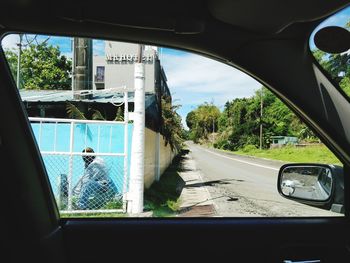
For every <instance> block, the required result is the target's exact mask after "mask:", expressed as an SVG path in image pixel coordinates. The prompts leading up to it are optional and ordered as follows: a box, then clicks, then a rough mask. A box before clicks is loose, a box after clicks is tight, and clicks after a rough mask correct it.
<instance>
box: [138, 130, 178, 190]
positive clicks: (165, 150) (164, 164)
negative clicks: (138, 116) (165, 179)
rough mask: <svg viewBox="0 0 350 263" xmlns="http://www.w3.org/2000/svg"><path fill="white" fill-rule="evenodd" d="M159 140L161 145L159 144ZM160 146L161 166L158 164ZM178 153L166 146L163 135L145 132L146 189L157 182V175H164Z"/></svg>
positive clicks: (150, 131)
mask: <svg viewBox="0 0 350 263" xmlns="http://www.w3.org/2000/svg"><path fill="white" fill-rule="evenodd" d="M158 138H159V144H158V142H157V141H158ZM158 146H159V165H158V164H157V163H158V162H157V159H158V155H157V153H158V151H157V148H158ZM175 155H176V153H175V152H173V151H172V150H171V148H170V145H169V144H168V145H167V146H165V140H164V139H163V136H162V135H159V134H158V135H157V133H156V132H154V131H152V130H150V129H147V128H146V130H145V179H144V183H145V188H149V187H150V186H151V185H152V183H153V182H154V181H155V180H157V174H158V172H159V174H160V175H162V174H163V173H164V171H165V170H166V168H168V166H169V165H170V164H171V162H172V160H173V158H174V157H175Z"/></svg>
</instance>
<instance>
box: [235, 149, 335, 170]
mask: <svg viewBox="0 0 350 263" xmlns="http://www.w3.org/2000/svg"><path fill="white" fill-rule="evenodd" d="M248 146H249V145H248ZM234 153H236V154H240V155H249V156H256V157H261V158H268V159H273V160H280V161H286V162H298V163H299V162H302V163H323V164H337V165H342V163H341V162H340V161H339V159H338V158H337V157H336V156H335V155H334V154H333V153H332V152H331V151H330V150H329V149H328V148H327V147H326V146H324V145H318V146H308V147H295V146H285V147H282V148H275V149H266V150H260V149H256V148H255V147H245V148H244V149H242V150H239V151H235V152H234Z"/></svg>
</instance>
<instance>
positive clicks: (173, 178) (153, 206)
mask: <svg viewBox="0 0 350 263" xmlns="http://www.w3.org/2000/svg"><path fill="white" fill-rule="evenodd" d="M188 153H189V150H182V151H181V152H180V153H179V154H178V155H177V156H176V157H175V158H174V160H173V162H172V164H171V165H170V166H169V167H168V168H167V169H166V170H165V172H164V173H163V175H162V176H161V178H160V180H159V181H158V182H155V183H153V184H152V186H151V187H150V188H149V189H146V190H145V193H144V202H145V206H144V210H145V211H153V216H155V217H167V216H174V215H176V212H177V210H178V208H179V204H178V199H179V197H180V195H181V192H182V189H183V188H184V186H185V184H186V183H185V181H184V180H183V179H182V178H181V176H180V175H179V172H181V171H183V161H184V159H185V158H187V157H186V155H187V154H188Z"/></svg>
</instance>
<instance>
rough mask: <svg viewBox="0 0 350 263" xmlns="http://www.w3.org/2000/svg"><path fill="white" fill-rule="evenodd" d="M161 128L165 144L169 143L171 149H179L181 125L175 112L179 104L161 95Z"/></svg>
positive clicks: (181, 141) (180, 146) (179, 118)
mask: <svg viewBox="0 0 350 263" xmlns="http://www.w3.org/2000/svg"><path fill="white" fill-rule="evenodd" d="M161 103H162V105H161V108H162V122H163V123H162V128H161V133H162V134H163V136H164V138H165V142H166V144H167V143H169V144H170V147H171V148H172V149H177V150H180V149H181V148H182V147H183V138H182V136H183V134H184V132H183V130H184V129H183V126H182V123H181V116H180V115H179V114H178V113H177V112H176V111H177V109H178V108H179V107H181V106H180V105H172V103H171V98H170V97H167V96H163V97H162V99H161Z"/></svg>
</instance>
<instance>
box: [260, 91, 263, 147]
mask: <svg viewBox="0 0 350 263" xmlns="http://www.w3.org/2000/svg"><path fill="white" fill-rule="evenodd" d="M263 88H264V87H261V91H260V150H261V149H262V142H263V127H262V117H263Z"/></svg>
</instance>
